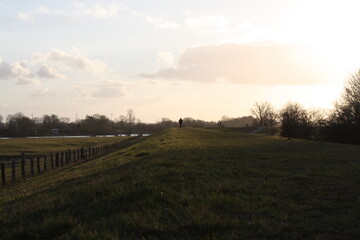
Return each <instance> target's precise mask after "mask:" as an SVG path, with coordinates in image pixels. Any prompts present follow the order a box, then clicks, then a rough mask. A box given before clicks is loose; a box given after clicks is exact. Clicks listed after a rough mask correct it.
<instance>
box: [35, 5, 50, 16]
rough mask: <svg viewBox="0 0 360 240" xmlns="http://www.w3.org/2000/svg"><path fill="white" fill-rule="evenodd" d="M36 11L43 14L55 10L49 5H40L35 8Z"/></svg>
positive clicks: (48, 13)
mask: <svg viewBox="0 0 360 240" xmlns="http://www.w3.org/2000/svg"><path fill="white" fill-rule="evenodd" d="M34 13H36V14H42V15H51V14H52V13H53V12H52V11H51V10H50V9H49V8H48V7H45V6H40V7H38V8H37V9H35V10H34Z"/></svg>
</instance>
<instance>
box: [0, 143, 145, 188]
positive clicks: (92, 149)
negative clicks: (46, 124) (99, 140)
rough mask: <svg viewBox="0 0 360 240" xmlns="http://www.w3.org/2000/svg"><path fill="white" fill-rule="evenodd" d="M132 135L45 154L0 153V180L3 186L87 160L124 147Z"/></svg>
mask: <svg viewBox="0 0 360 240" xmlns="http://www.w3.org/2000/svg"><path fill="white" fill-rule="evenodd" d="M137 138H139V137H132V138H129V139H126V140H123V141H121V142H118V143H112V144H107V145H101V146H89V147H82V148H79V149H73V150H65V151H61V152H50V153H47V154H44V153H42V154H26V153H22V154H21V155H13V156H4V155H0V170H1V182H2V185H3V186H5V185H6V184H8V183H9V182H16V181H18V180H20V179H25V178H27V177H33V176H35V175H39V174H42V173H44V172H46V171H49V170H55V169H60V168H62V167H64V166H66V165H68V164H70V163H72V162H77V161H84V160H89V159H92V158H95V157H98V156H100V155H104V154H107V153H110V152H113V151H115V150H118V149H120V148H123V147H126V146H128V145H129V144H131V143H132V142H134V140H135V139H137Z"/></svg>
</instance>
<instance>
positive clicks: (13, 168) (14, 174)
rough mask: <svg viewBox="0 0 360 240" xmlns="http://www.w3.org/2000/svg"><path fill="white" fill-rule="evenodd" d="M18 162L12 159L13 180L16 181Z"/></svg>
mask: <svg viewBox="0 0 360 240" xmlns="http://www.w3.org/2000/svg"><path fill="white" fill-rule="evenodd" d="M15 167H16V164H15V160H12V161H11V181H12V182H15V180H16V170H15Z"/></svg>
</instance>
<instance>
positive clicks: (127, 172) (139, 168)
mask: <svg viewBox="0 0 360 240" xmlns="http://www.w3.org/2000/svg"><path fill="white" fill-rule="evenodd" d="M359 156H360V147H358V146H350V145H340V144H326V143H316V142H309V141H301V140H285V139H280V138H275V137H265V136H258V135H246V134H242V133H239V132H223V131H217V130H207V129H186V128H185V129H170V130H167V131H165V132H163V133H161V134H158V135H155V136H152V137H149V138H147V139H145V140H143V141H142V142H140V143H138V144H136V145H133V146H131V147H129V148H127V149H123V150H121V151H119V152H115V153H113V154H111V155H109V156H106V157H102V158H100V159H96V160H93V161H90V162H85V163H82V164H80V165H75V166H73V167H69V168H65V169H64V170H62V171H59V172H53V173H50V174H51V175H50V174H49V175H44V176H40V177H36V178H32V179H29V180H28V182H27V183H20V184H16V185H13V186H11V187H9V188H6V189H1V195H0V203H1V210H0V236H2V239H51V238H56V239H117V238H121V239H134V238H138V239H142V238H146V239H158V238H163V239H173V238H178V239H187V238H201V239H203V238H210V239H211V238H213V239H215V238H219V239H239V238H242V239H356V236H359V235H360V231H359V225H360V220H359V213H360V204H359V203H360V199H359V196H360V164H359V161H360V160H359Z"/></svg>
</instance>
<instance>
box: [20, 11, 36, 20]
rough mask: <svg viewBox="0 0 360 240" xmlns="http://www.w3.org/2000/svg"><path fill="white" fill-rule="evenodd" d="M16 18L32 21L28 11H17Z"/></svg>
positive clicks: (32, 18)
mask: <svg viewBox="0 0 360 240" xmlns="http://www.w3.org/2000/svg"><path fill="white" fill-rule="evenodd" d="M18 19H20V20H21V21H24V22H32V21H34V17H33V15H32V14H31V13H28V12H19V14H18Z"/></svg>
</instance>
